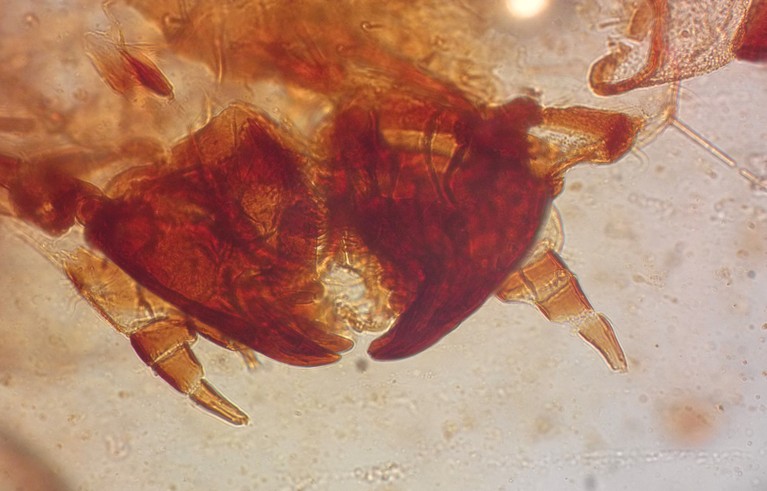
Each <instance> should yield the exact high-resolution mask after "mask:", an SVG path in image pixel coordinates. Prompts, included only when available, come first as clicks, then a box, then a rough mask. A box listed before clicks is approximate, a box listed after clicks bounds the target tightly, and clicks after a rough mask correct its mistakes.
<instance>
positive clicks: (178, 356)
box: [62, 249, 257, 425]
mask: <svg viewBox="0 0 767 491" xmlns="http://www.w3.org/2000/svg"><path fill="white" fill-rule="evenodd" d="M62 263H63V266H64V268H65V270H66V272H67V274H68V276H69V278H70V279H71V280H72V283H73V284H74V285H75V287H76V288H77V289H78V290H79V292H80V294H81V295H82V296H83V297H84V298H85V299H86V300H88V302H89V303H90V304H91V305H92V306H93V307H94V308H96V310H98V312H99V313H101V315H102V316H103V317H104V318H105V319H106V320H107V321H109V323H110V324H112V326H113V327H114V328H115V329H117V330H118V331H119V332H121V333H122V334H124V335H126V336H128V337H129V338H130V341H131V344H132V345H133V348H134V349H135V350H136V353H137V354H138V355H139V357H140V358H141V359H142V360H143V361H144V363H146V364H147V365H148V366H150V367H151V368H152V370H154V372H155V373H157V374H158V375H159V376H160V377H162V378H163V380H165V381H166V382H167V383H169V384H170V385H171V386H172V387H173V388H174V389H176V390H178V391H179V392H181V393H182V394H185V395H187V396H188V397H189V398H190V399H191V400H192V401H193V402H194V403H195V404H197V405H198V406H200V407H201V408H203V409H205V410H206V411H209V412H211V413H213V414H214V415H216V416H218V417H219V418H221V419H223V420H225V421H227V422H229V423H231V424H233V425H244V424H247V423H248V416H247V415H246V414H245V413H244V412H242V411H241V410H240V409H239V408H237V406H235V405H234V404H232V402H230V401H229V400H228V399H227V398H226V397H224V396H223V395H221V394H220V393H219V392H218V391H217V390H216V389H215V388H214V387H213V386H212V385H211V384H210V383H208V382H207V381H206V380H205V373H204V370H203V368H202V365H201V364H200V362H199V361H198V359H197V357H196V356H195V355H194V352H193V351H192V345H193V344H194V343H195V342H196V340H197V333H198V327H199V326H198V325H197V324H196V323H193V322H192V321H190V320H189V319H188V318H187V317H186V316H185V315H184V314H182V313H181V312H179V311H178V310H176V309H174V308H173V307H172V306H169V305H168V304H167V303H165V302H163V301H162V299H160V298H158V297H156V296H155V295H153V294H151V293H149V292H147V291H146V290H143V289H140V288H138V287H137V286H136V283H135V282H134V281H133V279H131V278H130V277H129V276H128V275H127V274H126V273H125V272H123V271H122V270H121V269H120V268H119V267H117V265H115V264H114V263H112V262H111V261H109V260H107V259H104V258H101V257H99V256H96V255H95V254H93V253H91V252H89V251H87V250H85V249H78V250H77V251H76V252H75V253H74V254H72V255H70V256H67V257H66V258H65V259H64V260H63V261H62ZM206 328H207V326H206ZM209 331H210V328H207V329H203V330H200V332H201V334H203V335H205V336H206V337H211V338H213V341H214V342H217V343H218V344H220V345H222V346H224V347H226V348H229V349H231V350H233V351H238V352H240V353H241V354H242V355H243V356H244V357H245V359H246V362H248V364H249V365H250V364H255V363H257V360H256V359H255V354H254V353H253V352H252V351H250V350H249V349H248V348H247V347H245V346H244V345H242V344H240V343H237V342H225V341H224V339H223V338H221V337H220V336H218V335H217V336H213V335H212V334H211V332H209Z"/></svg>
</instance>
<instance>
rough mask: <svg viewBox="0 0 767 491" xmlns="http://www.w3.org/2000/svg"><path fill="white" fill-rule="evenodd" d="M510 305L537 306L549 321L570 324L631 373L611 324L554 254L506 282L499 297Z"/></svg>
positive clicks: (542, 257) (621, 369) (539, 258)
mask: <svg viewBox="0 0 767 491" xmlns="http://www.w3.org/2000/svg"><path fill="white" fill-rule="evenodd" d="M496 295H497V296H498V298H500V299H501V300H503V301H506V302H525V303H528V304H531V305H534V306H536V307H537V308H538V309H539V310H540V311H541V312H542V313H543V315H545V316H546V318H547V319H549V320H552V321H554V322H558V323H563V324H569V325H570V326H571V327H573V328H574V329H575V330H576V331H577V332H578V334H579V335H580V336H581V338H583V340H585V341H586V342H587V343H589V344H590V345H591V346H593V347H594V348H595V349H596V350H597V351H598V352H599V353H600V354H601V355H602V357H603V358H604V360H605V361H606V362H607V364H608V365H609V366H610V368H612V369H613V370H616V371H619V372H625V371H627V370H628V365H627V363H626V356H625V355H624V354H623V350H622V349H621V346H620V343H619V342H618V339H617V338H616V337H615V332H614V331H613V328H612V326H611V325H610V321H608V320H607V318H606V317H605V316H604V315H602V314H600V313H597V312H595V311H594V309H593V308H592V306H591V304H590V303H589V301H588V300H587V299H586V296H585V295H584V294H583V291H582V290H581V287H580V285H579V284H578V280H577V279H576V278H575V275H574V274H573V273H572V272H571V271H570V270H569V269H568V268H567V266H566V265H565V263H564V262H563V261H562V258H560V257H559V255H558V254H557V253H556V252H554V251H552V250H549V251H546V252H545V253H543V254H541V255H537V256H533V257H532V258H531V259H530V262H528V263H527V264H525V265H524V266H523V267H522V268H520V269H519V270H518V271H516V272H514V273H513V274H512V275H511V276H509V277H508V278H507V279H506V282H505V283H504V285H503V286H502V287H501V289H500V290H499V291H498V292H497V294H496Z"/></svg>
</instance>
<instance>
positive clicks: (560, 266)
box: [496, 107, 642, 372]
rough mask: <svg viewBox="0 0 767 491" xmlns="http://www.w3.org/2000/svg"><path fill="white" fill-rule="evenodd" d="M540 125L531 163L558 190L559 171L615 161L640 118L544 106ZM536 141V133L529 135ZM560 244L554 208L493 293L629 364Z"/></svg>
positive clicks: (619, 366)
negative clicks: (571, 143)
mask: <svg viewBox="0 0 767 491" xmlns="http://www.w3.org/2000/svg"><path fill="white" fill-rule="evenodd" d="M543 119H544V121H543V125H542V127H543V129H544V130H545V131H546V132H547V134H546V136H547V141H546V142H545V143H544V142H542V141H534V142H533V143H534V146H535V147H537V148H538V149H539V151H538V155H539V156H538V158H536V160H534V161H533V162H532V165H533V167H534V172H536V173H538V175H543V176H547V177H548V178H549V179H551V180H552V185H553V186H554V187H555V189H557V190H559V189H561V186H562V175H563V173H564V172H565V171H566V170H567V169H568V168H570V167H572V166H573V165H576V164H578V163H579V162H584V161H588V162H593V163H605V164H609V163H614V162H615V161H616V160H617V159H619V158H620V157H621V156H622V155H623V154H625V153H626V152H627V151H628V150H629V149H630V148H631V146H632V145H633V143H634V139H635V137H636V134H637V132H638V131H639V129H640V128H641V126H642V121H641V120H638V119H629V118H626V117H625V116H622V115H619V114H617V113H612V112H608V111H600V110H596V109H591V108H585V107H584V108H579V107H574V108H568V109H567V110H563V109H557V108H546V109H544V115H543ZM555 134H559V135H560V141H568V140H569V138H567V137H568V136H570V137H572V136H576V137H577V138H578V139H579V141H578V143H577V145H576V147H577V148H566V147H565V146H564V144H562V145H557V143H556V142H557V140H558V139H557V138H556V137H555V136H553V135H555ZM532 138H533V139H534V140H535V137H532ZM561 247H562V227H561V224H560V220H559V215H558V212H557V211H556V208H552V214H551V218H550V219H549V223H548V224H547V225H546V227H545V229H544V230H543V232H542V234H541V237H539V239H538V243H537V244H536V246H534V247H533V249H532V250H531V252H530V253H529V254H528V257H527V259H526V261H525V263H524V264H523V265H522V266H521V267H520V268H519V269H518V270H517V271H515V272H514V273H512V274H511V275H510V276H509V277H508V278H507V279H506V281H505V282H504V284H503V286H502V287H501V288H500V289H499V290H498V292H496V295H497V297H498V298H499V299H501V300H503V301H505V302H524V303H528V304H531V305H534V306H535V307H537V308H538V310H540V311H541V313H543V315H545V316H546V318H547V319H549V320H551V321H554V322H558V323H563V324H568V325H570V326H571V327H572V328H573V329H575V331H576V332H577V333H578V334H579V335H580V336H581V338H583V339H584V340H585V341H586V342H587V343H589V344H590V345H591V346H593V347H594V348H595V349H596V350H597V351H598V352H599V353H600V354H601V355H602V357H603V358H604V359H605V361H606V362H607V364H608V365H609V366H610V368H612V369H613V370H616V371H619V372H625V371H626V370H627V369H628V365H627V363H626V356H625V355H624V354H623V350H622V348H621V346H620V343H619V342H618V339H617V338H616V336H615V332H614V331H613V328H612V325H611V324H610V321H609V320H607V318H606V317H605V316H604V315H602V314H600V313H597V312H595V311H594V308H593V307H592V306H591V304H590V303H589V301H588V299H587V298H586V295H585V294H584V293H583V290H582V289H581V286H580V284H579V283H578V280H577V278H576V277H575V275H574V274H573V273H572V271H570V269H569V268H568V267H567V265H566V264H565V262H564V261H563V260H562V258H561V257H560V256H559V254H558V252H559V251H560V250H561Z"/></svg>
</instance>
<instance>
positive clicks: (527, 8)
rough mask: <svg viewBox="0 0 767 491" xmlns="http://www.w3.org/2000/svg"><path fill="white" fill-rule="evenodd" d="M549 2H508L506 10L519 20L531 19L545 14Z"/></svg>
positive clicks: (513, 0) (544, 0)
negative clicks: (542, 13)
mask: <svg viewBox="0 0 767 491" xmlns="http://www.w3.org/2000/svg"><path fill="white" fill-rule="evenodd" d="M548 4H549V0H506V8H507V9H509V12H510V13H511V15H513V16H514V17H516V18H518V19H530V18H532V17H535V16H536V15H539V14H540V13H541V12H543V11H544V10H545V9H546V7H547V6H548Z"/></svg>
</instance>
